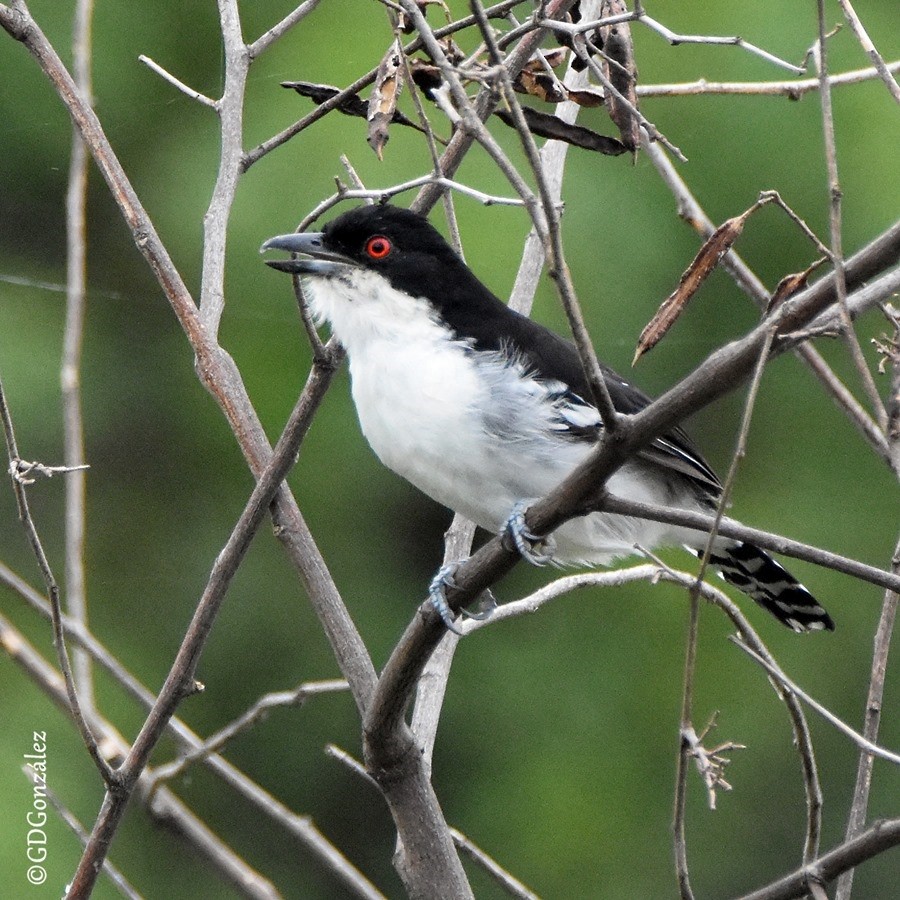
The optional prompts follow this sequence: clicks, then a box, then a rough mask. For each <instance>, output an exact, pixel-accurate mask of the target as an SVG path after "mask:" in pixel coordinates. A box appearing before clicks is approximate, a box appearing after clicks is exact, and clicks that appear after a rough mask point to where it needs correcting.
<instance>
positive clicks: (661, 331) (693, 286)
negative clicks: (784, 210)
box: [631, 207, 756, 365]
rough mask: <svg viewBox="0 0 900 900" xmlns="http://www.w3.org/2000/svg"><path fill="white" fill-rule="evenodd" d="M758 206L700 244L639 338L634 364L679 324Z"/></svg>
mask: <svg viewBox="0 0 900 900" xmlns="http://www.w3.org/2000/svg"><path fill="white" fill-rule="evenodd" d="M754 209H756V207H751V209H749V210H747V212H745V213H741V215H739V216H735V217H734V218H733V219H728V220H727V221H726V222H723V223H722V224H721V225H720V226H719V227H718V228H717V229H716V230H715V231H714V232H713V233H712V234H711V235H710V236H709V239H708V240H707V241H706V242H705V243H704V244H703V246H702V247H701V248H700V252H699V253H698V254H697V255H696V256H695V257H694V261H693V262H692V263H691V264H690V265H689V266H688V267H687V269H686V270H685V272H684V274H683V275H682V276H681V280H680V281H679V282H678V287H677V288H675V290H674V291H673V292H672V293H671V294H670V295H669V296H668V297H666V299H665V300H663V302H662V304H661V305H660V307H659V309H658V310H657V311H656V315H655V316H654V317H653V318H652V319H651V320H650V321H649V322H648V323H647V325H646V327H645V328H644V330H643V331H642V332H641V336H640V337H639V338H638V343H637V350H636V351H635V354H634V359H633V360H632V361H631V364H632V365H634V364H635V363H636V362H637V361H638V360H639V359H640V358H641V357H642V356H643V355H644V354H645V353H646V352H647V351H648V350H652V349H653V348H654V347H655V346H656V345H657V344H658V343H659V342H660V341H661V340H662V339H663V338H664V337H665V335H666V333H667V332H668V330H669V329H670V328H671V327H672V326H673V325H674V324H675V321H676V319H677V318H678V317H679V316H680V315H681V313H682V311H683V310H684V308H685V306H687V304H688V301H689V300H690V299H691V298H692V297H693V296H694V294H696V293H697V291H698V289H699V288H700V285H701V284H703V282H704V281H706V279H707V277H708V276H709V273H710V272H712V270H713V269H714V268H715V267H716V266H717V265H718V263H719V260H720V259H721V258H722V257H723V256H724V255H725V254H726V253H727V252H728V251H729V250H730V249H731V247H732V245H733V244H734V242H735V241H736V240H737V238H738V236H739V235H740V233H741V232H742V231H743V230H744V223H745V222H746V221H747V218H748V217H749V216H750V214H751V212H753V210H754Z"/></svg>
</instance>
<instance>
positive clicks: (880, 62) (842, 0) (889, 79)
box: [838, 0, 900, 103]
mask: <svg viewBox="0 0 900 900" xmlns="http://www.w3.org/2000/svg"><path fill="white" fill-rule="evenodd" d="M838 3H839V4H840V6H841V9H842V10H843V11H844V18H845V19H846V20H847V22H848V23H849V24H850V27H851V28H852V29H853V33H854V34H855V35H856V38H857V40H858V41H859V43H860V45H861V46H862V48H863V50H865V52H866V55H867V56H868V57H869V59H871V60H872V64H873V66H874V67H875V70H876V71H877V72H878V75H879V77H880V78H881V80H882V81H883V82H884V83H885V86H886V87H887V89H888V91H890V94H891V96H892V97H893V98H894V100H895V101H896V102H897V103H900V85H898V84H897V82H896V80H895V79H894V77H893V75H892V74H891V70H890V69H889V68H888V67H887V65H886V64H885V62H884V57H882V55H881V54H880V53H879V52H878V50H877V49H876V47H875V44H873V43H872V38H870V37H869V33H868V32H867V31H866V28H865V26H864V25H863V23H862V22H861V21H860V18H859V16H858V15H857V14H856V10H855V9H854V8H853V6H852V5H851V3H850V0H838Z"/></svg>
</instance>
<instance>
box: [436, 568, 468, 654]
mask: <svg viewBox="0 0 900 900" xmlns="http://www.w3.org/2000/svg"><path fill="white" fill-rule="evenodd" d="M458 568H459V564H458V563H449V564H448V565H446V566H441V567H440V569H438V571H437V575H435V576H434V578H432V579H431V584H429V585H428V599H429V600H430V601H431V605H432V606H433V607H434V608H435V610H436V611H437V614H438V615H439V616H440V617H441V619H442V620H443V622H444V624H445V625H446V626H447V628H448V630H450V631H452V632H453V633H454V634H458V635H459V636H460V637H462V632H461V631H460V630H459V628H457V627H456V623H455V621H454V620H455V618H456V617H455V616H454V614H453V610H452V609H450V604H449V603H447V588H454V587H456V582H455V581H454V580H453V576H454V574H455V573H456V570H457V569H458Z"/></svg>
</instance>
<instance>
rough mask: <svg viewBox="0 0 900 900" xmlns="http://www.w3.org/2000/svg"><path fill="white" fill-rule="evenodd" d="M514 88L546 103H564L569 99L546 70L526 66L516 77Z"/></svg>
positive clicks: (563, 89)
mask: <svg viewBox="0 0 900 900" xmlns="http://www.w3.org/2000/svg"><path fill="white" fill-rule="evenodd" d="M513 87H514V88H515V89H516V90H517V91H518V92H519V93H520V94H530V95H531V96H532V97H537V98H538V99H539V100H543V101H544V102H545V103H562V102H563V101H564V100H566V99H567V95H566V90H565V88H564V87H563V86H562V85H561V84H560V83H559V80H558V79H556V78H554V77H553V76H552V75H550V74H549V73H548V72H546V71H544V69H532V68H530V67H528V66H526V67H525V68H524V69H522V71H521V72H519V74H518V75H517V76H516V80H515V81H514V82H513Z"/></svg>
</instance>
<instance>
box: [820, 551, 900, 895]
mask: <svg viewBox="0 0 900 900" xmlns="http://www.w3.org/2000/svg"><path fill="white" fill-rule="evenodd" d="M893 572H894V574H897V575H900V542H898V544H897V546H896V547H895V549H894V560H893ZM898 603H900V594H898V593H897V592H895V591H885V594H884V601H883V603H882V605H881V615H880V617H879V619H878V628H877V629H876V631H875V640H874V641H873V648H872V674H871V676H870V678H869V690H868V695H867V697H866V709H865V714H864V718H863V737H864V738H865V739H866V740H867V741H869V742H870V743H873V744H874V743H875V742H876V740H877V739H878V729H879V726H880V724H881V710H882V706H883V704H884V685H885V681H886V679H887V663H888V653H889V651H890V647H891V637H892V635H893V633H894V623H895V622H896V619H897V606H898ZM874 762H875V758H874V756H873V755H872V754H871V753H868V752H866V751H865V750H863V751H861V752H860V754H859V764H858V766H857V770H856V784H855V785H854V788H853V802H852V803H851V805H850V814H849V816H848V817H847V829H846V831H845V833H844V838H845V840H848V841H849V840H852V839H853V838H855V837H856V836H857V835H858V834H859V833H860V832H861V831H862V829H863V826H864V825H865V821H866V811H867V809H868V806H869V791H870V788H871V786H872V770H873V768H874ZM852 889H853V870H852V869H850V870H848V871H847V872H845V873H844V874H843V875H841V877H840V880H839V881H838V886H837V893H836V894H835V900H850V893H851V891H852Z"/></svg>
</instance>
